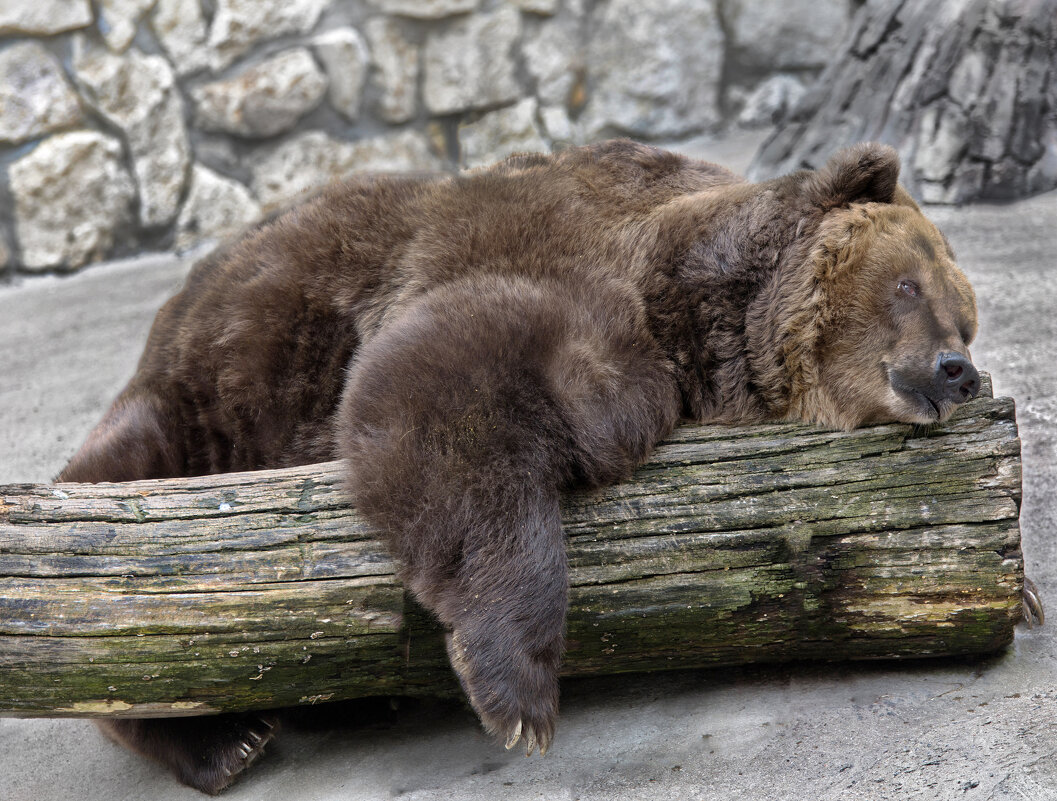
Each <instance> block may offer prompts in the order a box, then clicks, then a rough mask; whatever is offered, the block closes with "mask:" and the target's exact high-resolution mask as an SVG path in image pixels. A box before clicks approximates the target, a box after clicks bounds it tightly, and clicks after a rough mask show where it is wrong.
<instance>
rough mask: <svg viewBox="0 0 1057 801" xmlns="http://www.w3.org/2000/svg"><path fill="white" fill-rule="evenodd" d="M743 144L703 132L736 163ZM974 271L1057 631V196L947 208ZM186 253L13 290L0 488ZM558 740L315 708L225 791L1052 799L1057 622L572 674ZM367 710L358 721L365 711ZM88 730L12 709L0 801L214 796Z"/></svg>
mask: <svg viewBox="0 0 1057 801" xmlns="http://www.w3.org/2000/svg"><path fill="white" fill-rule="evenodd" d="M754 146H755V142H754V141H753V140H734V141H731V140H728V141H726V142H721V143H719V144H718V145H713V144H711V143H707V142H698V143H693V144H692V145H691V147H690V148H688V149H689V150H690V151H692V152H694V154H695V155H700V156H703V157H706V158H712V159H714V160H721V161H723V162H724V163H727V164H729V165H732V166H734V167H735V168H738V169H742V168H744V166H745V163H746V161H747V158H748V156H749V155H751V153H752V152H753V147H754ZM929 214H930V216H931V217H932V218H933V219H934V220H935V221H936V222H937V223H938V224H939V225H940V227H941V228H942V229H943V230H944V231H945V232H946V233H947V235H948V237H949V238H950V240H951V242H952V243H953V245H954V248H955V251H956V252H957V253H958V255H959V257H960V263H961V265H962V267H963V269H964V270H965V272H966V273H967V274H968V275H969V278H970V279H971V280H972V281H973V283H974V285H975V287H976V291H977V296H978V299H979V305H980V316H981V326H980V334H979V337H978V339H977V343H976V345H975V347H974V348H973V352H974V358H975V361H976V363H977V365H978V366H980V367H981V368H982V369H984V370H988V371H989V372H991V374H992V375H993V377H994V383H995V388H996V394H1000V395H1011V396H1013V397H1014V398H1015V399H1016V401H1017V405H1018V418H1019V421H1020V427H1021V428H1020V430H1021V437H1022V440H1023V445H1024V507H1023V513H1022V517H1021V525H1022V529H1023V542H1024V551H1025V554H1026V561H1027V570H1028V573H1029V575H1031V576H1033V577H1034V579H1035V581H1036V583H1037V584H1038V586H1039V588H1040V589H1041V591H1042V594H1043V597H1044V598H1045V599H1047V600H1048V601H1049V602H1050V604H1049V605H1050V611H1051V613H1053V614H1054V617H1055V618H1057V547H1055V542H1054V536H1053V534H1054V530H1055V514H1057V513H1055V510H1054V504H1053V498H1054V489H1055V484H1057V431H1055V428H1054V423H1055V420H1057V370H1055V369H1054V354H1055V350H1057V313H1055V311H1057V265H1055V264H1054V254H1057V193H1050V194H1048V195H1045V196H1042V197H1038V198H1034V199H1031V200H1026V201H1022V202H1019V203H1016V204H1013V205H1007V206H989V205H981V206H974V207H970V208H965V209H949V208H936V209H931V210H930V211H929ZM189 264H190V262H189V260H187V259H179V258H175V257H172V256H164V255H163V256H152V257H148V258H142V259H139V260H136V261H133V262H128V263H123V264H114V265H110V266H106V267H95V268H91V269H89V270H86V271H85V272H84V273H83V274H81V275H78V276H75V277H72V278H67V279H61V278H42V279H26V280H24V281H23V282H21V283H19V284H17V285H14V286H6V287H0V483H4V482H20V481H44V480H48V479H49V478H50V477H51V476H52V475H53V474H55V473H56V472H57V471H58V470H59V469H60V468H61V467H62V465H63V463H64V460H65V459H66V458H68V456H69V455H70V454H71V453H72V452H73V451H74V449H75V448H76V447H77V445H78V444H79V443H80V440H81V439H82V438H83V436H84V435H85V433H86V432H87V431H88V429H89V428H90V427H91V425H92V424H93V423H94V422H95V420H96V419H98V417H99V416H100V415H101V414H102V412H103V411H104V409H105V408H106V406H107V404H108V403H109V401H110V400H111V399H112V397H113V396H114V395H115V394H116V393H117V391H118V390H119V389H120V388H121V386H122V385H123V383H124V382H125V381H126V380H127V378H128V377H129V376H130V375H131V373H132V371H133V369H134V366H135V362H136V358H137V356H138V353H139V351H140V348H141V347H142V343H143V341H144V337H145V334H146V332H147V329H148V327H149V325H150V320H151V317H152V315H153V312H154V310H156V309H157V307H158V306H159V305H160V304H161V303H162V302H163V301H164V299H165V298H166V297H168V296H169V295H170V294H171V293H172V292H173V291H175V289H176V288H177V287H178V285H179V284H180V282H181V280H182V277H183V275H184V274H185V272H186V270H187V268H188V266H189ZM562 704H563V710H562V717H561V723H560V727H559V731H558V736H557V739H556V741H555V743H554V747H553V748H552V750H551V752H550V753H548V755H547V756H546V758H544V759H540V758H538V757H534V758H532V759H528V760H526V759H524V758H523V757H521V756H519V755H518V753H517V752H511V753H508V752H506V751H504V750H503V748H502V746H501V745H498V744H497V743H495V742H493V741H492V740H491V739H490V738H488V737H486V736H485V735H484V734H483V732H482V731H481V730H480V727H479V726H478V725H477V723H476V721H475V719H474V718H473V716H472V715H471V714H470V713H468V712H467V711H465V710H464V709H463V708H461V707H460V706H458V705H442V704H435V705H430V704H424V705H414V706H405V707H403V708H401V709H398V710H396V711H395V712H389V711H388V710H383V711H381V712H379V711H378V710H377V709H370V710H367V711H366V712H362V710H360V709H359V708H358V707H356V706H355V705H351V706H350V705H343V706H340V707H338V708H336V709H329V710H328V709H323V708H317V709H315V710H312V711H310V712H309V713H307V714H306V715H304V716H302V717H301V718H300V719H299V720H296V721H292V722H291V723H290V724H288V726H287V729H286V731H285V732H284V734H283V736H282V737H281V738H280V740H279V741H278V742H276V743H275V744H274V745H272V746H270V747H269V749H268V753H267V754H266V756H265V758H264V759H263V760H262V761H261V762H260V763H259V764H257V765H255V766H254V767H253V769H252V770H251V771H250V772H249V773H248V774H247V775H246V777H245V778H244V779H243V780H242V781H240V782H239V783H238V784H237V785H235V786H234V787H233V788H232V789H231V790H229V791H228V792H227V793H226V794H225V798H228V799H231V801H244V800H245V801H251V800H252V801H257V800H258V799H280V798H281V799H289V801H336V800H337V799H342V801H367V800H368V799H370V800H372V801H373V800H374V799H387V798H402V799H406V801H427V799H429V800H432V799H437V800H438V801H441V800H443V801H452V799H455V800H456V801H461V800H462V799H467V800H469V801H476V800H478V799H479V800H480V801H494V799H511V800H512V801H520V800H521V799H526V800H527V799H548V801H550V800H551V799H582V800H583V801H623V800H626V801H647V800H652V799H657V800H658V801H659V800H660V799H671V800H672V801H687V800H688V799H702V800H704V799H710V800H711V799H715V800H716V801H720V799H722V801H732V800H735V799H743V798H744V799H753V801H785V800H786V799H788V801H812V800H814V799H818V800H819V801H836V800H837V799H850V798H854V799H863V800H864V801H872V800H873V799H877V800H880V799H901V800H902V799H929V800H934V799H939V800H940V801H945V800H946V799H965V801H983V800H984V799H996V800H998V799H1001V800H1003V801H1005V800H1006V799H1008V800H1009V801H1012V800H1013V799H1018V800H1020V799H1023V800H1025V801H1050V800H1051V799H1053V800H1057V759H1055V756H1057V631H1055V625H1054V624H1049V625H1047V626H1044V627H1042V628H1040V629H1035V630H1021V631H1019V632H1018V634H1017V637H1016V641H1015V643H1014V645H1013V646H1012V647H1011V648H1010V649H1009V650H1008V651H1007V652H1005V653H1004V654H1001V655H998V656H995V657H992V658H990V659H986V660H982V661H981V660H976V661H967V660H943V661H924V662H913V663H912V662H903V663H884V664H832V665H827V664H821V665H820V664H808V665H787V666H779V667H766V668H744V669H722V670H719V669H717V670H707V671H694V672H680V673H673V674H666V675H648V676H637V677H630V678H629V677H616V678H610V679H605V680H602V679H597V680H582V681H577V682H569V683H567V684H565V685H563V695H562ZM358 712H361V714H357V713H358ZM201 797H202V796H200V795H199V794H197V793H195V792H193V791H191V790H188V789H186V788H183V787H180V786H178V785H177V784H176V783H175V782H174V781H173V780H172V779H171V778H170V777H169V776H168V775H167V774H165V773H163V772H162V771H161V770H160V769H158V768H156V767H155V766H153V765H150V764H147V763H145V762H143V761H142V760H140V759H138V758H136V757H133V756H132V755H130V754H128V753H126V752H125V751H123V750H121V749H120V748H118V747H117V746H114V745H112V744H111V743H109V742H107V741H105V740H104V739H102V738H101V737H100V736H99V735H98V734H97V733H96V731H95V729H94V727H93V726H92V724H91V723H89V722H86V721H78V720H13V719H0V799H2V801H60V800H61V801H66V800H67V799H71V798H76V799H81V800H82V801H123V800H125V799H127V800H128V801H140V799H152V800H153V801H177V800H178V799H195V798H201Z"/></svg>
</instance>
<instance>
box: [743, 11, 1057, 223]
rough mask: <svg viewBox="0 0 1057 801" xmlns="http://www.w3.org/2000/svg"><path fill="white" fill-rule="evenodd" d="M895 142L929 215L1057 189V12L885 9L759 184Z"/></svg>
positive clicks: (861, 20)
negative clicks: (853, 148)
mask: <svg viewBox="0 0 1057 801" xmlns="http://www.w3.org/2000/svg"><path fill="white" fill-rule="evenodd" d="M863 140H874V141H879V142H886V143H888V144H890V145H892V146H893V147H895V148H896V149H897V150H899V153H900V156H901V157H902V160H903V174H902V176H901V180H902V181H903V183H904V184H905V185H906V186H907V187H908V189H910V191H911V193H912V194H914V195H915V196H916V197H918V198H919V199H921V200H923V201H925V202H929V203H963V202H967V201H973V200H990V199H994V200H1007V199H1015V198H1020V197H1025V196H1027V195H1031V194H1035V193H1038V192H1045V191H1047V190H1050V189H1053V188H1055V187H1057V0H940V2H923V0H878V2H870V3H867V4H866V5H865V6H864V7H863V8H862V9H861V10H860V11H859V13H858V15H857V17H856V19H855V21H854V23H853V25H852V29H851V32H850V34H849V37H848V39H847V40H846V42H845V44H844V46H843V47H842V49H841V50H840V52H839V53H838V54H837V55H836V57H835V58H834V59H833V61H831V62H830V64H829V66H828V67H827V68H826V70H825V71H824V72H823V74H822V75H821V77H820V78H819V80H818V81H817V83H816V84H815V85H814V87H813V88H812V89H811V90H810V91H809V92H808V93H807V94H806V95H805V96H804V97H803V98H802V100H801V101H800V103H798V104H797V105H796V106H795V107H794V108H793V109H792V110H791V111H790V112H789V114H788V115H787V117H786V119H785V120H782V121H781V122H780V123H779V125H778V127H777V129H776V130H775V132H774V133H773V134H772V135H771V136H770V138H769V139H768V140H767V141H766V142H764V144H763V145H762V146H761V148H760V151H759V152H758V153H757V154H756V158H755V160H754V162H753V165H752V167H751V168H750V171H749V172H750V175H751V176H753V177H754V178H756V179H760V178H764V177H770V176H773V175H779V174H782V173H785V172H789V171H791V170H794V169H798V168H801V167H812V168H815V167H819V166H821V165H822V164H823V163H824V162H825V160H826V158H827V157H828V156H829V155H830V154H831V153H832V152H833V151H835V150H837V149H838V148H839V147H842V146H844V145H848V144H852V143H854V142H859V141H863Z"/></svg>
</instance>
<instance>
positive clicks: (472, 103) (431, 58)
mask: <svg viewBox="0 0 1057 801" xmlns="http://www.w3.org/2000/svg"><path fill="white" fill-rule="evenodd" d="M520 37H521V15H520V14H519V13H518V11H517V9H515V8H513V7H511V6H503V7H501V8H500V9H499V10H498V11H495V12H492V13H490V14H475V15H473V16H471V17H466V18H464V19H460V20H458V21H456V22H453V23H451V25H450V26H449V27H447V28H445V29H443V30H440V31H438V32H436V33H433V34H431V35H430V36H429V38H428V39H427V40H426V46H425V53H424V59H423V60H424V72H425V77H424V81H423V87H422V94H423V99H424V100H425V103H426V107H427V108H428V109H429V110H430V111H431V112H432V113H434V114H450V113H452V112H455V111H466V110H467V109H473V108H487V107H488V106H494V105H498V104H500V103H507V102H509V101H512V100H516V99H518V97H519V96H520V95H521V87H520V86H519V85H518V81H517V76H516V65H515V63H514V54H513V50H514V45H515V43H516V42H517V40H518V39H519V38H520Z"/></svg>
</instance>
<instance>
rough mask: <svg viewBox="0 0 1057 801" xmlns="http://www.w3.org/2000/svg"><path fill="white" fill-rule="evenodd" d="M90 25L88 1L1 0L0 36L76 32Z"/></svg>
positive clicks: (90, 14) (90, 11)
mask: <svg viewBox="0 0 1057 801" xmlns="http://www.w3.org/2000/svg"><path fill="white" fill-rule="evenodd" d="M91 24H92V6H91V4H90V3H89V1H88V0H32V2H26V0H0V36H4V35H6V34H12V33H14V34H25V33H29V34H44V35H49V34H53V33H61V32H63V31H72V30H77V29H78V28H84V27H85V26H87V25H91Z"/></svg>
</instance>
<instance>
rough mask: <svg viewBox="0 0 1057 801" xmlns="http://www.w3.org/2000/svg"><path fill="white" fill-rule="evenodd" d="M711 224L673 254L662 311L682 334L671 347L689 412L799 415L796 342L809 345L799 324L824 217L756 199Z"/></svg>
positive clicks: (714, 418)
mask: <svg viewBox="0 0 1057 801" xmlns="http://www.w3.org/2000/svg"><path fill="white" fill-rule="evenodd" d="M768 205H770V204H768ZM709 223H710V224H709V226H708V227H707V228H702V229H699V230H705V231H707V232H708V235H707V236H704V237H701V236H698V237H697V238H696V240H695V241H693V242H692V243H691V244H689V245H688V246H687V247H685V248H683V249H681V250H677V251H674V252H672V253H671V254H670V256H671V258H672V265H671V269H670V270H669V271H668V274H667V278H668V281H669V287H670V294H669V295H668V296H667V297H666V298H665V303H664V304H663V305H666V306H667V308H665V309H661V310H660V311H661V314H662V315H663V318H664V319H666V320H667V323H666V325H667V326H668V330H669V331H671V332H672V334H673V335H670V336H669V337H668V340H669V341H667V342H662V346H664V347H666V349H667V350H668V352H669V355H670V357H671V359H672V361H673V363H674V364H675V367H676V373H677V377H678V381H679V386H680V391H681V394H682V398H683V415H684V416H685V417H686V418H688V419H691V420H695V421H699V422H714V423H724V424H753V423H759V422H763V421H766V420H777V419H786V418H789V417H795V416H796V411H795V409H794V408H793V407H794V402H793V398H794V397H796V396H797V393H798V382H800V381H801V378H802V376H801V371H800V370H799V367H800V361H798V362H797V363H796V364H794V363H793V362H792V361H791V360H790V355H791V353H790V349H791V348H792V349H795V348H797V347H800V346H801V345H802V343H800V342H799V341H795V340H797V333H796V329H797V326H798V325H799V324H800V323H801V322H805V321H803V320H802V317H803V314H804V313H806V312H807V310H808V308H809V306H810V293H811V285H810V280H809V279H810V277H811V275H810V274H809V275H808V278H807V279H805V278H804V275H803V274H804V272H805V271H804V269H803V267H802V265H804V264H806V263H807V260H808V257H809V253H808V252H807V248H808V243H809V242H810V240H811V239H812V237H811V236H810V234H811V231H810V230H807V229H811V228H814V227H815V226H816V225H817V220H815V219H814V218H813V215H807V216H805V215H788V214H787V215H782V216H780V217H777V218H775V219H770V218H768V217H767V216H766V214H764V213H761V208H760V206H759V204H755V203H753V202H751V201H750V202H747V203H743V204H740V206H739V207H738V208H736V209H735V210H734V211H733V213H731V214H730V215H729V216H726V218H725V219H721V220H715V219H713V220H710V221H709ZM801 251H804V252H801ZM805 281H806V282H805ZM661 294H667V293H658V294H657V295H654V297H655V298H656V299H660V298H659V295H661ZM676 321H678V322H677V324H676V325H671V323H675V322H676ZM664 327H665V326H658V329H659V330H658V333H661V331H660V329H662V328H664ZM660 338H664V337H663V334H661V337H660ZM794 355H795V354H794ZM805 358H806V357H805ZM801 361H803V360H801Z"/></svg>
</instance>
